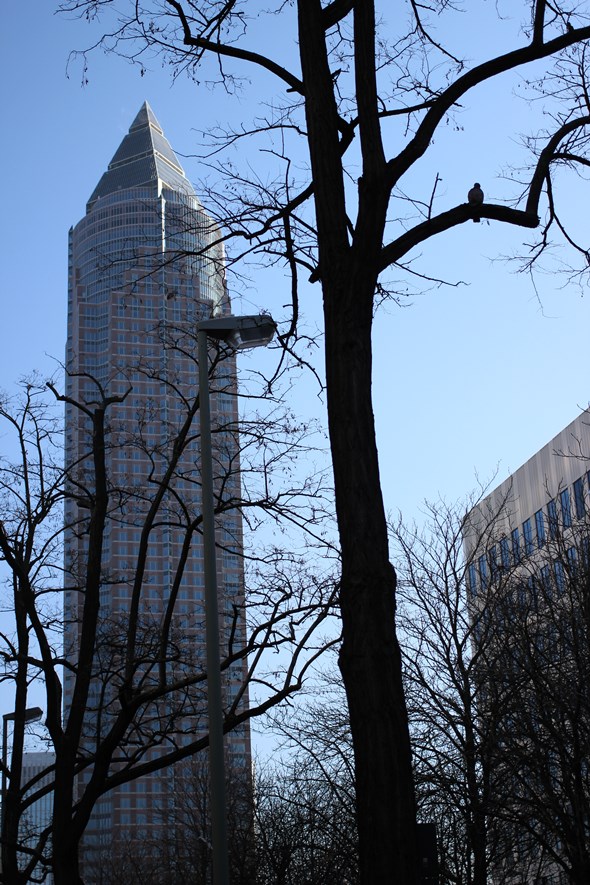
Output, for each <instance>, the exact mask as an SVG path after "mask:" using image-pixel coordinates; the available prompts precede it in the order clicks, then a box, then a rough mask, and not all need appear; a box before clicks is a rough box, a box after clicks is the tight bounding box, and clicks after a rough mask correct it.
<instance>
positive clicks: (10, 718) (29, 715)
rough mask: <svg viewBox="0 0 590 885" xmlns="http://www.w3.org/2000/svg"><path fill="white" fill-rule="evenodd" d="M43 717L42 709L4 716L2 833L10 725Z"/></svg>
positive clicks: (36, 720) (36, 708) (33, 708)
mask: <svg viewBox="0 0 590 885" xmlns="http://www.w3.org/2000/svg"><path fill="white" fill-rule="evenodd" d="M42 716H43V710H42V709H41V707H29V708H28V709H26V710H25V711H24V713H23V715H22V717H19V716H18V714H17V713H16V712H14V713H4V715H3V716H2V833H4V813H5V803H4V800H5V797H6V764H7V758H8V746H7V744H8V723H9V722H16V721H20V722H22V723H23V724H24V725H26V724H27V723H29V722H38V721H39V720H40V719H41V717H42Z"/></svg>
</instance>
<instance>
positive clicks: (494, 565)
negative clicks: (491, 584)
mask: <svg viewBox="0 0 590 885" xmlns="http://www.w3.org/2000/svg"><path fill="white" fill-rule="evenodd" d="M488 559H489V562H490V576H491V579H492V581H493V580H494V578H495V577H496V575H497V574H498V550H497V548H496V545H495V544H494V545H493V547H490V549H489V550H488Z"/></svg>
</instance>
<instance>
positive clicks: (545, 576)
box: [541, 565, 552, 600]
mask: <svg viewBox="0 0 590 885" xmlns="http://www.w3.org/2000/svg"><path fill="white" fill-rule="evenodd" d="M541 585H542V587H543V590H544V592H545V595H546V597H547V599H549V600H550V599H551V596H552V593H551V589H552V588H551V570H550V568H549V566H548V565H544V566H543V567H542V568H541Z"/></svg>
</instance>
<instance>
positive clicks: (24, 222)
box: [0, 0, 590, 516]
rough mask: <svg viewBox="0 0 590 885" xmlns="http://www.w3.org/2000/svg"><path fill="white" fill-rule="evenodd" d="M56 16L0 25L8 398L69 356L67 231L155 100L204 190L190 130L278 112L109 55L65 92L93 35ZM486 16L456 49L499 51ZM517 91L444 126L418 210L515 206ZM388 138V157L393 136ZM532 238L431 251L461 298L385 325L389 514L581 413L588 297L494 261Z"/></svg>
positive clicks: (499, 39)
mask: <svg viewBox="0 0 590 885" xmlns="http://www.w3.org/2000/svg"><path fill="white" fill-rule="evenodd" d="M52 7H53V3H51V2H47V0H35V2H27V3H19V4H15V3H12V4H3V5H2V9H1V11H0V40H1V45H0V66H1V72H0V73H1V79H0V82H2V84H3V89H2V108H3V114H2V116H3V129H4V135H3V138H2V140H1V142H0V150H1V153H2V156H1V160H2V169H3V170H4V176H3V188H2V191H3V193H2V196H3V211H2V213H1V217H2V221H1V225H2V229H1V238H0V243H1V244H2V273H1V278H0V279H1V283H0V286H1V291H0V297H1V303H2V323H1V325H0V361H1V366H0V383H1V384H2V386H4V387H9V386H10V385H11V383H12V382H13V381H14V380H15V379H17V378H18V377H19V376H21V375H23V374H26V373H27V372H29V371H30V370H32V369H34V368H39V369H41V370H42V371H43V372H47V371H49V367H50V366H51V359H50V357H51V356H53V357H56V358H58V359H59V358H60V357H61V355H62V353H63V347H64V341H65V320H66V274H67V232H68V228H69V226H70V225H72V224H75V223H76V222H77V221H78V220H79V219H80V218H81V216H82V215H83V213H84V211H85V202H86V199H87V198H88V196H89V195H90V193H91V192H92V190H93V188H94V186H95V184H96V183H97V181H98V179H99V177H100V175H101V174H102V172H103V171H104V169H105V168H106V166H107V164H108V162H109V160H110V159H111V157H112V155H113V153H114V151H115V149H116V148H117V146H118V144H119V142H120V140H121V139H122V137H123V135H124V134H125V132H126V131H127V129H128V127H129V125H130V124H131V122H132V120H133V118H134V116H135V114H136V113H137V110H138V109H139V107H140V105H141V104H142V102H143V101H144V100H145V99H147V100H148V101H149V102H150V104H151V106H152V107H153V109H154V111H155V113H156V116H157V117H158V119H159V120H160V123H161V124H162V126H163V128H164V130H165V133H166V135H167V137H168V138H169V140H170V142H171V143H172V145H173V147H174V148H175V149H176V150H177V152H178V154H179V156H180V157H181V159H182V161H183V164H184V166H185V170H186V172H187V174H188V175H189V177H190V178H191V179H192V180H193V181H198V179H199V176H200V175H201V174H202V169H200V168H199V164H198V161H197V160H195V159H191V158H190V157H188V156H187V155H190V154H191V153H194V151H195V132H194V130H195V129H207V128H208V127H209V126H211V125H213V124H214V123H215V122H216V121H217V120H223V119H225V118H226V117H228V116H232V117H233V119H234V120H235V119H236V118H237V117H240V116H243V118H244V120H246V121H247V120H248V119H249V118H250V115H251V114H252V112H256V111H257V110H258V100H259V97H260V96H261V94H262V93H261V92H260V91H259V90H262V89H265V90H267V89H270V92H268V93H267V97H268V96H269V95H270V96H272V88H273V87H272V83H271V79H270V78H267V77H262V78H259V79H258V80H257V81H256V82H255V83H253V84H252V85H251V86H250V87H249V88H246V89H245V91H244V93H243V94H242V95H241V96H240V97H238V98H237V99H236V98H232V97H230V96H227V95H226V94H224V93H223V92H221V91H216V92H213V91H211V90H210V89H208V88H207V87H206V86H205V85H201V86H200V87H198V86H196V85H195V84H192V83H189V82H188V81H186V80H184V79H183V78H179V79H178V80H177V81H176V82H175V83H174V84H173V83H172V82H171V79H170V75H169V71H167V70H166V69H162V67H161V66H160V65H159V64H158V63H157V62H154V63H153V65H152V66H151V70H148V72H147V74H146V76H144V77H141V76H140V74H139V71H138V69H137V68H134V67H132V66H131V65H129V64H128V63H126V62H124V61H122V60H120V59H117V58H116V57H114V56H105V55H104V54H102V53H100V52H98V53H95V54H94V56H93V57H92V59H91V63H90V69H89V72H88V83H87V84H86V85H85V86H82V85H81V69H80V66H79V65H76V64H74V65H73V66H72V67H71V69H70V74H69V78H68V77H67V76H66V64H67V59H68V53H69V51H70V50H71V49H75V48H83V47H85V46H86V45H88V44H89V43H90V42H92V29H91V28H90V27H89V26H88V25H86V24H85V22H83V21H77V20H68V19H66V18H64V17H56V16H55V15H53V14H52ZM494 7H495V4H492V3H484V2H479V3H473V4H470V8H473V9H477V10H478V11H477V13H473V14H472V13H470V14H469V15H468V16H463V17H462V18H457V25H456V26H455V28H454V30H453V32H452V34H451V37H450V39H451V40H452V41H453V42H454V44H455V46H454V48H457V49H458V48H460V46H462V45H466V41H468V45H469V46H470V51H471V52H472V53H473V55H474V57H478V54H480V55H481V54H482V53H484V52H485V51H489V50H490V48H491V47H492V46H494V45H496V46H498V47H502V48H504V47H505V46H506V45H507V43H506V39H507V38H506V35H507V34H508V32H509V31H511V30H512V26H513V23H512V22H510V20H506V21H503V22H497V20H496V18H495V12H494ZM266 27H267V30H266V31H265V32H264V38H265V39H266V41H267V44H268V45H272V46H273V47H274V46H279V47H281V48H280V54H281V55H283V54H284V53H285V52H288V53H289V54H293V55H294V42H293V41H291V40H287V39H286V37H285V31H284V30H283V29H282V28H281V24H280V21H279V19H278V18H276V19H275V20H274V24H272V23H271V24H270V25H267V26H266ZM273 28H274V29H275V30H274V31H273ZM277 52H279V50H278V49H277ZM517 82H518V81H517V79H514V78H512V80H511V79H510V78H504V79H503V80H502V81H501V82H499V83H497V84H494V85H488V86H485V87H483V88H482V89H481V90H479V92H478V93H477V94H476V95H475V96H474V97H473V99H471V100H470V103H469V104H468V105H466V106H465V107H464V108H463V109H462V111H461V114H460V117H459V123H460V125H461V126H462V127H463V130H462V131H455V130H454V129H453V128H452V127H446V128H445V129H444V130H443V131H442V133H441V135H440V136H438V137H437V141H436V143H435V145H434V154H433V157H432V158H429V159H428V160H426V161H424V162H423V163H422V164H421V166H420V168H419V169H418V170H417V172H416V175H415V177H414V185H415V187H416V188H417V189H418V190H420V192H423V193H424V194H425V195H427V194H429V193H430V190H431V187H432V181H433V178H434V175H435V173H437V172H438V173H439V174H440V175H441V176H442V178H443V183H442V188H441V204H440V207H441V209H443V208H448V207H450V206H452V205H455V204H456V203H458V202H462V201H463V200H465V196H466V192H467V190H468V188H469V187H470V186H471V185H472V184H473V182H474V181H475V180H479V181H480V182H481V183H482V185H483V188H484V190H485V191H486V194H487V195H489V196H490V197H495V198H498V199H499V198H501V197H502V196H505V195H506V194H507V193H508V190H507V188H508V186H507V184H506V182H505V181H503V180H502V179H501V178H500V177H499V174H500V172H501V170H502V169H503V168H504V167H505V166H506V165H507V164H508V163H509V162H510V161H511V159H514V158H515V157H516V158H518V156H519V148H518V143H517V142H518V139H517V133H518V131H519V129H520V128H522V129H524V128H526V126H527V125H528V124H529V122H530V123H531V125H533V126H534V127H538V126H539V125H540V123H539V120H538V119H537V120H534V119H533V112H534V110H535V109H534V108H531V107H529V106H527V105H522V104H520V105H519V104H517V103H516V101H515V99H514V97H513V94H512V91H513V89H514V87H515V85H516V84H517ZM529 116H530V118H531V120H530V121H529ZM387 137H388V139H390V142H389V144H390V146H391V149H393V146H394V144H395V132H394V130H393V128H391V129H390V130H388V133H387ZM258 159H260V158H258ZM253 161H254V158H253ZM564 194H565V197H564V199H565V200H566V201H568V202H569V204H570V205H569V209H570V211H571V212H572V214H573V216H574V218H575V216H577V215H578V203H579V208H580V209H581V208H582V205H583V204H582V200H581V199H580V197H579V191H578V190H576V188H575V187H574V186H573V185H570V183H568V182H567V181H565V182H564ZM579 217H580V218H581V213H580V215H579ZM526 239H527V234H526V233H523V231H521V230H519V229H516V228H502V227H501V226H500V225H498V224H495V223H491V224H487V223H482V224H479V225H476V224H466V225H463V226H462V227H460V228H458V229H456V230H454V231H452V232H449V233H447V234H445V235H443V236H442V237H440V238H439V239H438V240H437V241H436V242H433V243H431V244H425V245H424V246H423V248H422V249H421V255H422V263H421V265H420V266H421V269H422V270H424V271H426V272H427V273H429V274H432V275H436V276H438V275H442V276H445V277H447V278H449V279H452V280H463V281H465V283H466V285H460V286H457V287H454V288H440V289H432V290H431V291H428V292H424V293H421V292H420V291H417V292H416V294H415V296H414V297H413V299H412V301H413V304H412V306H408V307H404V308H398V307H396V306H395V305H393V304H391V305H389V306H386V307H385V308H383V309H381V310H380V311H379V313H378V314H377V318H376V323H375V371H374V379H375V380H374V393H375V397H374V399H375V414H376V420H377V425H378V432H379V448H380V456H381V463H382V476H383V488H384V493H385V500H386V506H387V508H388V509H390V510H392V511H395V510H397V508H401V509H402V510H403V511H404V513H406V514H407V515H410V516H412V515H415V514H416V513H417V512H418V511H419V505H420V502H421V501H422V500H423V499H424V498H430V499H432V498H435V497H437V496H438V495H439V494H440V495H443V496H444V497H446V498H448V499H450V500H453V499H455V498H458V497H461V496H462V495H464V494H465V493H467V492H469V491H470V490H471V489H472V488H473V486H474V484H475V475H476V473H477V474H479V476H480V477H482V478H484V479H486V478H489V477H490V476H491V475H492V473H493V471H494V470H495V468H496V466H497V465H499V467H498V469H499V475H498V481H500V480H501V479H503V478H504V477H505V476H506V475H507V474H508V473H509V472H510V471H511V470H514V469H515V468H517V467H518V466H519V465H520V464H521V463H522V462H523V461H525V460H526V459H527V458H528V457H529V456H531V455H532V454H533V453H534V452H535V451H536V450H537V449H538V448H540V447H541V446H542V445H543V444H544V443H546V442H547V441H548V440H549V439H550V438H551V437H552V436H553V435H554V434H555V433H556V432H557V431H559V430H560V429H561V428H562V427H563V426H564V425H565V424H567V423H568V422H569V421H570V420H572V419H573V418H574V417H575V416H576V415H577V414H578V410H579V408H580V407H584V406H585V405H586V404H587V402H588V398H589V390H590V386H589V384H588V368H587V362H588V361H587V353H588V348H587V344H586V341H587V337H588V309H589V304H588V298H587V297H583V295H582V293H581V292H580V290H579V289H577V288H574V287H567V286H566V287H565V288H564V287H563V280H562V279H560V278H555V277H553V276H551V275H546V276H543V277H541V278H540V280H539V290H538V291H539V296H540V299H539V298H538V297H537V294H536V293H535V291H534V289H533V288H532V286H531V284H530V281H529V280H528V278H526V277H520V276H517V275H516V274H514V273H513V272H512V270H511V268H510V267H509V266H508V265H507V264H506V263H505V262H503V261H493V259H497V258H498V257H499V256H501V255H505V254H508V253H510V252H513V251H517V250H518V249H519V247H520V246H521V244H522V242H523V241H524V240H526ZM288 288H289V283H288V279H287V276H286V275H285V274H283V273H282V272H281V271H280V270H273V271H272V272H264V271H262V272H260V273H258V274H257V275H256V276H255V278H254V279H253V283H252V288H251V289H249V290H247V291H244V292H241V293H238V294H237V295H236V296H235V302H234V303H235V310H236V312H238V311H242V310H243V311H250V310H252V309H258V308H268V309H270V310H271V311H272V310H274V311H275V312H276V311H278V312H279V313H280V312H281V305H283V304H284V303H285V302H287V301H288ZM302 306H303V310H304V313H305V316H306V319H307V322H308V324H309V326H310V328H314V327H315V326H316V325H318V324H319V323H320V322H321V319H320V292H319V289H318V287H317V286H316V287H311V286H310V287H307V288H306V289H304V291H303V293H302ZM301 385H302V388H301V390H300V395H299V396H296V398H295V400H294V405H295V409H296V410H297V411H298V412H299V413H300V414H301V415H302V416H303V414H304V412H305V410H306V408H307V403H308V402H310V401H312V400H313V399H314V397H313V396H309V394H310V391H311V390H312V388H311V387H310V386H306V384H305V382H303V381H301Z"/></svg>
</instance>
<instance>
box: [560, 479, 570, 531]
mask: <svg viewBox="0 0 590 885" xmlns="http://www.w3.org/2000/svg"><path fill="white" fill-rule="evenodd" d="M559 503H560V505H561V522H562V524H563V526H564V528H569V526H571V524H572V508H571V503H570V492H569V489H564V490H563V492H561V493H560V495H559Z"/></svg>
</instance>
